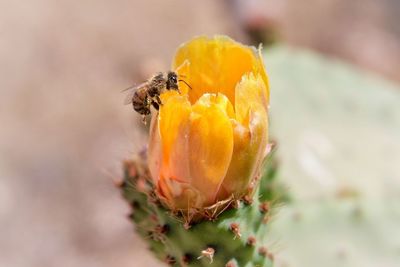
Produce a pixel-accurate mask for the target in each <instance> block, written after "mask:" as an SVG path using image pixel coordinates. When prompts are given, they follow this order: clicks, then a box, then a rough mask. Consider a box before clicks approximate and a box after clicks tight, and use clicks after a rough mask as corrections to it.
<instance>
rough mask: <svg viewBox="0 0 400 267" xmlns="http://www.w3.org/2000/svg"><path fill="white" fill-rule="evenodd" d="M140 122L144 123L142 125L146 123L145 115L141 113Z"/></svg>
mask: <svg viewBox="0 0 400 267" xmlns="http://www.w3.org/2000/svg"><path fill="white" fill-rule="evenodd" d="M142 122H143V123H144V125H146V124H147V122H146V115H142Z"/></svg>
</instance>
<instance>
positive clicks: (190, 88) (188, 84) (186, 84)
mask: <svg viewBox="0 0 400 267" xmlns="http://www.w3.org/2000/svg"><path fill="white" fill-rule="evenodd" d="M178 82H184V83H185V84H186V85H187V86H188V87H189V88H190V89H192V87H191V86H190V85H189V84H188V83H187V82H185V81H184V80H178Z"/></svg>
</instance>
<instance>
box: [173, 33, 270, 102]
mask: <svg viewBox="0 0 400 267" xmlns="http://www.w3.org/2000/svg"><path fill="white" fill-rule="evenodd" d="M185 61H186V62H189V65H190V67H188V68H182V67H181V70H179V71H178V72H179V74H180V75H184V76H185V78H184V79H185V81H187V82H188V83H189V84H190V85H191V87H192V88H193V89H192V90H189V100H190V102H191V103H195V101H197V99H199V98H200V97H201V96H202V95H203V94H205V93H218V92H220V93H223V94H224V95H226V96H227V97H228V99H229V100H230V102H231V103H235V86H236V84H237V83H238V82H239V81H240V79H241V77H242V76H243V74H245V73H249V72H252V71H259V68H260V66H262V62H261V59H260V58H259V56H258V54H257V53H256V50H255V49H254V48H253V47H249V46H245V45H242V44H240V43H237V42H235V41H233V40H232V39H230V38H228V37H226V36H215V37H214V38H208V37H204V36H202V37H198V38H195V39H193V40H191V41H189V42H188V43H185V44H183V45H182V46H181V47H180V48H179V49H178V51H177V52H176V55H175V59H174V62H173V64H172V68H173V69H177V68H179V67H180V66H182V64H183V63H184V62H185ZM254 68H256V69H254ZM263 71H264V70H263Z"/></svg>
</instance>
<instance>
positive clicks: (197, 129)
mask: <svg viewBox="0 0 400 267" xmlns="http://www.w3.org/2000/svg"><path fill="white" fill-rule="evenodd" d="M215 100H216V98H212V97H210V96H208V95H204V96H202V97H201V98H200V99H199V101H198V102H197V103H196V104H195V105H194V106H193V112H192V114H191V117H190V132H189V149H190V153H189V161H190V175H191V184H192V185H193V186H194V187H195V188H196V189H198V190H199V191H200V192H201V193H202V194H203V195H204V196H205V199H206V205H211V204H214V201H215V197H216V194H217V192H218V190H219V187H220V185H221V183H222V181H223V179H224V177H225V174H226V172H227V170H228V167H229V163H230V161H231V157H232V151H233V130H232V124H231V122H230V120H229V117H228V116H227V113H226V111H225V109H224V108H223V107H221V104H220V103H219V102H218V101H215ZM222 106H223V105H222Z"/></svg>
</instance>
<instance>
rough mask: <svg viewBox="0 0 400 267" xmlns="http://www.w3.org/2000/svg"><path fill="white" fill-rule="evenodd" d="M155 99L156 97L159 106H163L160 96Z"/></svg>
mask: <svg viewBox="0 0 400 267" xmlns="http://www.w3.org/2000/svg"><path fill="white" fill-rule="evenodd" d="M155 97H156V101H157V104H158V105H160V106H162V102H161V98H160V96H158V95H156V96H155Z"/></svg>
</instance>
